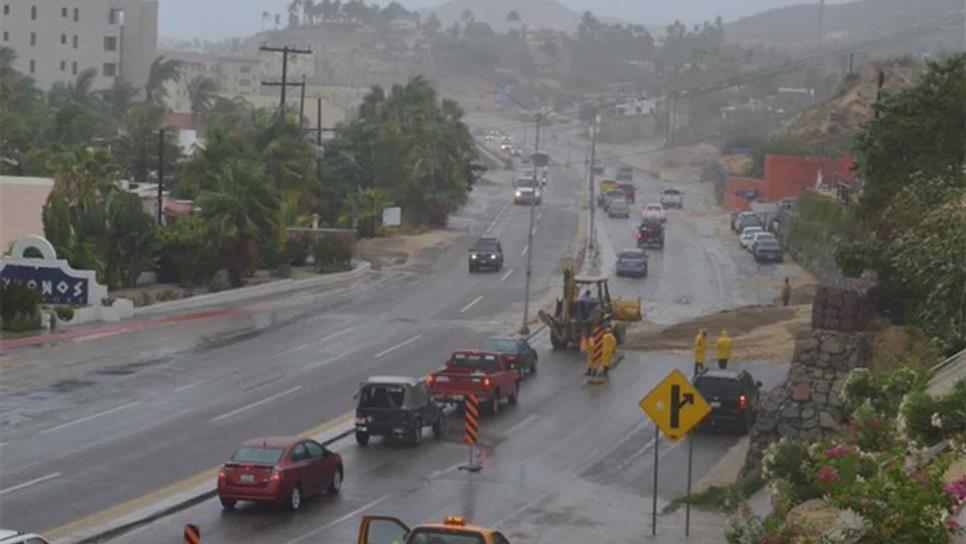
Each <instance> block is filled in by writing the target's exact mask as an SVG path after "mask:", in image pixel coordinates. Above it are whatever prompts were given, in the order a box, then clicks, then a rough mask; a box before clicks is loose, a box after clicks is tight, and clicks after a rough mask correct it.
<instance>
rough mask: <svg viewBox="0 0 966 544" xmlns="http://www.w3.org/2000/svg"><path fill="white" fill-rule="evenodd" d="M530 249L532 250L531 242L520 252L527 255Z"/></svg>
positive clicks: (523, 255)
mask: <svg viewBox="0 0 966 544" xmlns="http://www.w3.org/2000/svg"><path fill="white" fill-rule="evenodd" d="M528 251H530V244H527V245H525V246H523V251H521V252H520V256H521V257H525V256H526V255H527V252H528Z"/></svg>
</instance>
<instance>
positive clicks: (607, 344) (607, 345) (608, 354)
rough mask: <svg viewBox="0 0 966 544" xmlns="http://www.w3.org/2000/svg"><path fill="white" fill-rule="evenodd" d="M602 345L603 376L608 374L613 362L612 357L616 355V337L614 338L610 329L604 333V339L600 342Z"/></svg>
mask: <svg viewBox="0 0 966 544" xmlns="http://www.w3.org/2000/svg"><path fill="white" fill-rule="evenodd" d="M601 341H602V342H603V343H604V362H603V365H604V376H606V375H607V374H608V373H609V372H610V364H611V362H612V361H613V360H614V355H615V354H616V353H617V337H616V336H614V331H613V329H611V328H610V327H608V328H607V332H605V333H604V338H603V339H602V340H601Z"/></svg>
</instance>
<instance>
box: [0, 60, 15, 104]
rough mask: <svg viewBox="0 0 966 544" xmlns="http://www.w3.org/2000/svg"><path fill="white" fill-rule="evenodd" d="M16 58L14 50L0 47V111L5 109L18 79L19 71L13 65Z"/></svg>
mask: <svg viewBox="0 0 966 544" xmlns="http://www.w3.org/2000/svg"><path fill="white" fill-rule="evenodd" d="M16 60H17V52H16V51H14V50H13V49H11V48H9V47H0V111H4V110H6V108H7V104H8V103H9V100H10V99H11V97H12V96H13V94H14V91H15V89H16V87H17V83H18V81H19V80H20V73H19V72H17V70H16V69H15V68H14V67H13V63H14V62H15V61H16Z"/></svg>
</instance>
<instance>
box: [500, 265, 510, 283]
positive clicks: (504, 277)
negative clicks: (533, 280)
mask: <svg viewBox="0 0 966 544" xmlns="http://www.w3.org/2000/svg"><path fill="white" fill-rule="evenodd" d="M512 273H513V269H512V268H511V269H509V270H507V271H506V274H503V277H502V278H500V283H503V282H504V281H506V279H507V278H509V277H510V274H512Z"/></svg>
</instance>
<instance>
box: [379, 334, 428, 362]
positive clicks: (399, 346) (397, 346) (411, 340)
mask: <svg viewBox="0 0 966 544" xmlns="http://www.w3.org/2000/svg"><path fill="white" fill-rule="evenodd" d="M422 337H423V335H422V334H417V335H416V336H413V337H412V338H410V339H409V340H404V341H402V342H400V343H398V344H396V345H395V346H393V347H391V348H389V349H384V350H382V351H380V352H379V353H377V354H375V355H374V356H373V357H374V358H376V359H378V358H380V357H382V356H383V355H388V354H390V353H392V352H394V351H396V350H397V349H399V348H401V347H403V346H408V345H409V344H412V343H413V342H415V341H416V340H419V339H420V338H422Z"/></svg>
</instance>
